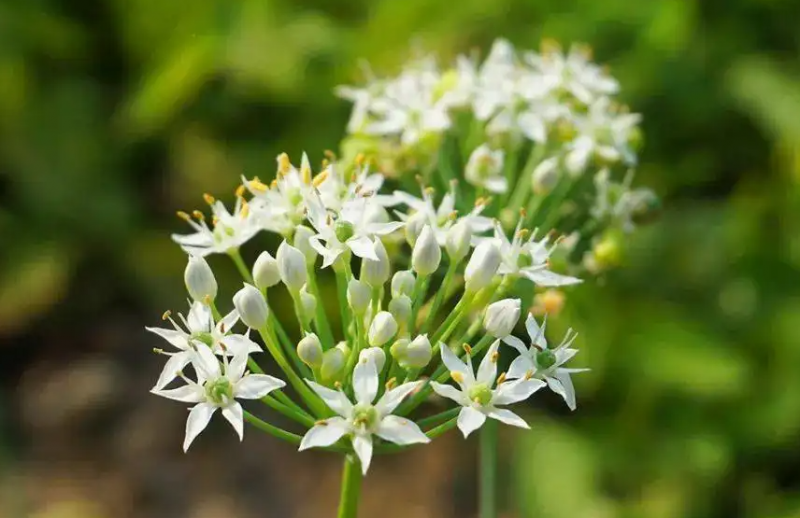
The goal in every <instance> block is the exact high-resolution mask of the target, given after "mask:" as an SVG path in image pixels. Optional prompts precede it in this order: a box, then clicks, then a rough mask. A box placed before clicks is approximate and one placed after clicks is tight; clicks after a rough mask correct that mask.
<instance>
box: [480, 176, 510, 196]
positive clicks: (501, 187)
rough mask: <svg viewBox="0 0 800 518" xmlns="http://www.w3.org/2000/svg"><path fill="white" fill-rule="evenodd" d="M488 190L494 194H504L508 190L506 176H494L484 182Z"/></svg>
mask: <svg viewBox="0 0 800 518" xmlns="http://www.w3.org/2000/svg"><path fill="white" fill-rule="evenodd" d="M484 187H486V190H488V191H489V192H493V193H504V192H506V191H507V190H508V180H507V179H506V178H505V177H504V176H493V177H491V178H487V179H486V181H485V182H484Z"/></svg>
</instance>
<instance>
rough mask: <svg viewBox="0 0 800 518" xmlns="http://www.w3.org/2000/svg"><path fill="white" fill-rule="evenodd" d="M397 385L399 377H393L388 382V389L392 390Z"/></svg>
mask: <svg viewBox="0 0 800 518" xmlns="http://www.w3.org/2000/svg"><path fill="white" fill-rule="evenodd" d="M396 385H397V378H394V377H393V378H392V379H390V380H389V381H387V382H386V390H392V389H393V388H394V387H395V386H396Z"/></svg>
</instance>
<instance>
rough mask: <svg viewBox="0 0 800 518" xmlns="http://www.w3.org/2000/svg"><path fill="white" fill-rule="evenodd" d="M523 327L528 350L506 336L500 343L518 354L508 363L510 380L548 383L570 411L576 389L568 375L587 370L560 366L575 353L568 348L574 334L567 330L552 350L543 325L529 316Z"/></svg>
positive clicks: (573, 406) (512, 338)
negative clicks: (525, 331) (526, 332)
mask: <svg viewBox="0 0 800 518" xmlns="http://www.w3.org/2000/svg"><path fill="white" fill-rule="evenodd" d="M525 327H526V329H527V331H528V335H529V336H530V338H531V347H530V349H529V348H527V347H526V346H525V344H524V343H523V342H522V340H520V339H519V338H517V337H515V336H507V337H506V338H504V339H503V342H505V343H507V344H508V345H510V346H512V347H513V348H514V349H516V350H517V351H519V353H520V355H519V356H517V358H515V359H514V361H513V362H511V366H510V367H509V369H508V377H509V379H513V378H520V379H525V378H528V377H530V376H533V377H535V378H536V379H542V380H544V381H546V382H547V385H548V386H549V387H550V390H552V391H553V392H555V393H556V394H558V395H560V396H561V397H563V398H564V401H566V402H567V406H568V407H569V408H570V410H575V408H576V403H575V388H574V387H573V385H572V379H571V378H570V374H573V373H576V372H585V371H588V370H589V369H569V368H565V367H563V365H564V364H565V363H566V362H568V361H569V360H570V359H571V358H572V357H573V356H575V355H576V354H577V353H578V350H577V349H571V348H570V346H571V345H572V342H573V341H575V337H576V336H577V334H576V333H574V332H572V329H570V330H569V331H567V334H566V335H565V336H564V339H563V340H562V341H561V343H560V344H559V345H558V346H557V347H556V348H555V349H549V348H548V347H547V340H546V339H545V336H544V331H545V327H546V322H545V323H543V324H542V327H539V325H538V324H537V323H536V319H535V318H534V316H533V315H531V314H529V315H528V319H527V320H526V321H525Z"/></svg>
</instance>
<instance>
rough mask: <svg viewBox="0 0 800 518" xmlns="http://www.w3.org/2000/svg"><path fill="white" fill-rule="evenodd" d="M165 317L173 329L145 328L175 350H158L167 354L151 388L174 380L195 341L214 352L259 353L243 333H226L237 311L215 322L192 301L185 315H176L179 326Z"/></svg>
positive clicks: (227, 353)
mask: <svg viewBox="0 0 800 518" xmlns="http://www.w3.org/2000/svg"><path fill="white" fill-rule="evenodd" d="M164 317H165V319H166V320H169V322H170V323H171V324H172V327H173V329H166V328H163V327H147V328H145V329H147V330H148V331H150V332H151V333H155V334H157V335H158V336H160V337H161V338H163V339H164V340H166V341H167V342H169V343H170V345H172V346H173V347H174V348H176V349H177V350H178V352H175V353H168V352H162V354H165V355H167V356H169V360H167V363H166V365H164V369H163V370H162V371H161V375H160V376H159V377H158V381H157V382H156V384H155V387H154V389H156V390H157V389H162V388H164V387H166V386H167V385H168V384H169V383H170V382H171V381H172V380H174V379H175V377H176V376H177V373H178V372H179V371H180V370H181V369H183V368H184V367H185V366H186V365H187V364H188V363H189V361H190V359H191V355H192V350H193V349H194V348H195V347H196V346H197V345H198V344H205V345H207V346H210V347H211V348H212V349H213V351H214V353H216V354H226V355H230V354H239V353H243V352H245V353H254V352H260V351H261V347H259V345H258V344H257V343H255V342H254V341H252V340H250V338H249V337H248V336H246V335H238V334H228V333H230V329H231V328H232V327H233V326H234V325H235V324H236V322H237V321H238V320H239V314H238V313H237V312H236V311H231V312H230V313H228V315H226V316H225V317H224V318H223V319H222V320H220V321H219V322H218V323H216V324H215V323H214V317H213V315H212V313H211V309H210V308H209V307H208V306H206V305H205V304H203V303H201V302H194V303H193V304H192V305H191V307H190V309H189V314H188V315H187V317H185V318H184V316H183V315H182V314H180V313H179V314H178V317H179V318H180V320H181V322H182V323H183V328H182V327H181V326H179V325H178V324H177V323H176V322H175V320H173V319H172V317H170V315H169V312H167V313H165V314H164Z"/></svg>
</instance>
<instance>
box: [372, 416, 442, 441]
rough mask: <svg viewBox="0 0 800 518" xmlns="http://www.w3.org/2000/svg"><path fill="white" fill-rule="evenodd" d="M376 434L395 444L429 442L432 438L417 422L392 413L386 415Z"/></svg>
mask: <svg viewBox="0 0 800 518" xmlns="http://www.w3.org/2000/svg"><path fill="white" fill-rule="evenodd" d="M375 435H377V436H378V437H380V438H381V439H384V440H386V441H389V442H393V443H395V444H401V445H404V444H416V443H429V442H431V440H430V438H429V437H428V436H427V435H425V434H424V433H422V430H420V429H419V426H417V424H416V423H415V422H413V421H411V420H409V419H406V418H404V417H398V416H396V415H390V416H387V417H385V418H384V419H383V420H382V421H381V423H380V425H378V430H377V431H376V432H375Z"/></svg>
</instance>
